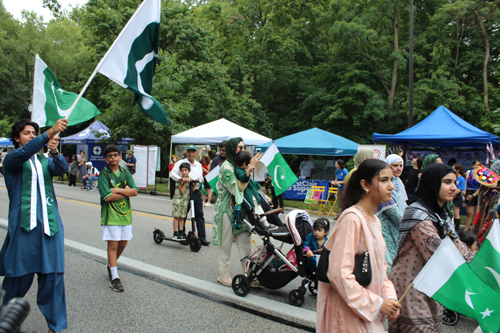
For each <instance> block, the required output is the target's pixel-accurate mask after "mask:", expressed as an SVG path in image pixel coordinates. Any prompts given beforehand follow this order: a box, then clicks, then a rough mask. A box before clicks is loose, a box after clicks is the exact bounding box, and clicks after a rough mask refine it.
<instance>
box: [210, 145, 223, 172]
mask: <svg viewBox="0 0 500 333" xmlns="http://www.w3.org/2000/svg"><path fill="white" fill-rule="evenodd" d="M219 151H220V154H219V155H217V156H215V157H214V159H213V160H212V162H211V163H210V171H212V170H213V169H214V168H215V167H216V166H218V165H221V164H222V163H224V161H225V160H226V140H224V141H222V142H221V143H219Z"/></svg>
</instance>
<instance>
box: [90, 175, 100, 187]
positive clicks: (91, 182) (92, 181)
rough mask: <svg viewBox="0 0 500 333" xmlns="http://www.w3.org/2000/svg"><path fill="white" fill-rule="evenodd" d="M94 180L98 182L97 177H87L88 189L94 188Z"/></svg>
mask: <svg viewBox="0 0 500 333" xmlns="http://www.w3.org/2000/svg"><path fill="white" fill-rule="evenodd" d="M94 180H95V181H98V180H99V176H93V177H89V188H90V189H93V188H94V187H93V186H92V185H93V183H94Z"/></svg>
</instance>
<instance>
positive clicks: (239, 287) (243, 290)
mask: <svg viewBox="0 0 500 333" xmlns="http://www.w3.org/2000/svg"><path fill="white" fill-rule="evenodd" d="M232 287H233V291H234V293H235V294H236V295H238V296H241V297H244V296H246V295H248V293H249V292H250V281H248V278H247V277H246V276H245V275H242V274H239V275H236V276H235V277H234V278H233V282H232Z"/></svg>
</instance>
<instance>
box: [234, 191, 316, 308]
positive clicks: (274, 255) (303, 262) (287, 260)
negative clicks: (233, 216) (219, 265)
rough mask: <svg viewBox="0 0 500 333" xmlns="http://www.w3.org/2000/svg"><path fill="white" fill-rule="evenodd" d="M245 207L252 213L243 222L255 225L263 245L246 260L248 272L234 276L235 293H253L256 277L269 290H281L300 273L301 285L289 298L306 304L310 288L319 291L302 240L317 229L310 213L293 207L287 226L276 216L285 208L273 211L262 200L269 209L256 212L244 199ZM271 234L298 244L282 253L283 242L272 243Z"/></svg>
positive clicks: (264, 207)
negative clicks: (268, 225)
mask: <svg viewBox="0 0 500 333" xmlns="http://www.w3.org/2000/svg"><path fill="white" fill-rule="evenodd" d="M243 206H244V208H246V210H247V211H248V213H247V216H246V218H243V219H242V223H245V224H246V225H247V226H248V227H249V228H251V229H252V232H255V233H256V234H257V235H258V236H259V237H260V238H261V239H262V243H263V244H262V245H260V246H259V247H258V248H257V250H255V251H254V252H253V253H251V254H250V255H249V256H248V257H246V258H244V259H242V261H243V262H244V266H245V275H243V274H240V275H236V276H235V277H234V278H233V281H232V288H233V291H234V293H235V294H236V295H238V296H242V297H243V296H246V295H247V294H248V293H249V292H250V283H252V282H253V281H255V280H258V281H259V283H260V284H261V285H262V286H263V287H266V288H268V289H279V288H282V287H284V286H286V285H287V284H288V283H289V282H290V281H292V280H293V279H295V278H296V277H297V276H301V277H302V278H303V280H302V284H301V286H300V287H299V288H298V289H294V290H292V291H290V293H289V294H288V298H289V300H290V303H291V304H292V305H295V306H302V304H304V301H305V297H304V296H305V294H306V287H308V288H309V291H310V292H311V293H313V294H316V291H317V280H316V277H315V273H314V268H313V267H312V265H311V264H310V263H309V260H307V257H305V256H304V253H303V251H302V244H303V241H302V240H303V239H305V238H306V236H307V235H308V234H309V233H311V232H313V229H312V222H311V220H310V218H309V214H308V213H307V212H306V211H303V210H293V211H291V212H290V213H289V214H288V215H287V216H286V223H285V224H286V226H285V225H283V223H282V222H281V220H280V219H279V217H278V216H276V215H273V214H275V213H277V212H279V211H281V209H276V210H269V209H270V208H269V206H268V205H267V203H266V202H264V200H262V203H261V206H262V208H263V210H264V211H265V213H264V214H263V215H256V214H255V212H254V210H253V208H252V207H251V206H250V205H249V204H248V202H246V200H244V203H243ZM263 216H267V217H268V221H269V223H272V224H274V225H276V226H278V229H275V230H267V229H266V228H265V227H264V226H263V225H262V224H261V223H260V222H259V219H260V218H261V217H263ZM271 237H272V238H273V239H274V240H277V241H281V242H283V243H287V244H293V245H294V246H293V248H292V249H291V250H290V251H289V252H288V253H287V254H286V255H285V254H283V253H282V252H281V247H282V246H283V244H282V245H281V246H280V247H276V246H275V245H274V244H273V243H272V242H271Z"/></svg>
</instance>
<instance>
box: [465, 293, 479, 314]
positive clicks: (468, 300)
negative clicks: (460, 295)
mask: <svg viewBox="0 0 500 333" xmlns="http://www.w3.org/2000/svg"><path fill="white" fill-rule="evenodd" d="M470 295H476V293H471V292H469V291H468V290H467V289H466V290H465V301H466V302H467V305H469V306H470V307H471V308H472V310H475V309H474V305H473V304H472V300H471V299H470Z"/></svg>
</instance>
